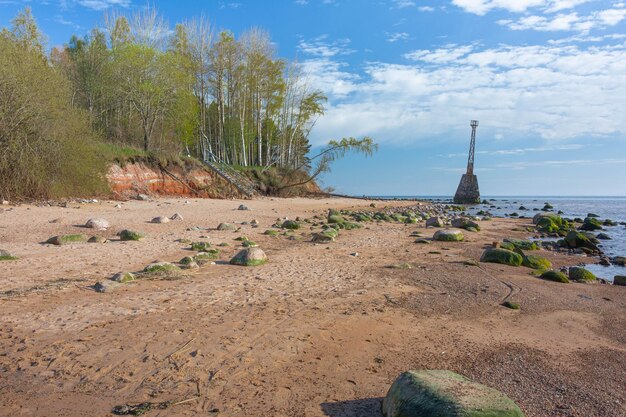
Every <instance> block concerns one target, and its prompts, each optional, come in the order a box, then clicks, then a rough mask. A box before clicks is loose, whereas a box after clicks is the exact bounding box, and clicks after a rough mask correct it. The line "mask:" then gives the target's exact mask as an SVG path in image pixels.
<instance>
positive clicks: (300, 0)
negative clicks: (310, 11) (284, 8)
mask: <svg viewBox="0 0 626 417" xmlns="http://www.w3.org/2000/svg"><path fill="white" fill-rule="evenodd" d="M294 3H295V4H299V5H300V6H306V5H307V4H309V0H296V1H294Z"/></svg>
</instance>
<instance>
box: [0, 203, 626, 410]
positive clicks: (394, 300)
mask: <svg viewBox="0 0 626 417" xmlns="http://www.w3.org/2000/svg"><path fill="white" fill-rule="evenodd" d="M242 203H243V204H246V205H248V206H249V207H250V208H251V211H239V210H236V209H237V207H238V206H239V204H242ZM115 204H118V202H114V201H104V202H99V203H96V204H79V203H71V204H70V205H69V207H68V208H61V207H36V206H32V205H21V206H18V207H7V206H2V209H3V211H2V212H0V248H1V249H7V250H9V251H11V252H13V254H15V255H17V256H19V258H20V259H19V260H17V261H10V262H2V263H1V264H0V316H1V317H2V319H1V322H0V415H6V416H22V415H23V416H31V415H32V416H107V415H111V410H112V409H113V407H114V406H116V405H123V404H136V403H142V402H147V401H149V402H154V403H160V402H166V401H169V402H171V403H174V404H175V405H170V406H169V407H168V408H166V409H162V410H161V409H159V410H152V411H149V412H147V413H146V415H148V416H157V415H158V416H195V415H202V416H207V415H208V416H331V417H340V416H341V417H343V416H346V417H347V416H358V417H368V416H380V415H381V414H380V402H381V400H382V397H384V395H385V394H386V392H387V389H388V388H389V386H390V384H391V382H392V381H393V380H394V379H395V377H396V376H397V375H398V374H399V373H400V372H402V371H404V370H408V369H422V368H429V369H450V370H453V371H456V372H460V373H462V374H464V375H466V376H468V377H470V378H472V379H474V380H476V381H479V382H481V383H484V384H487V385H489V386H492V387H494V388H496V389H499V390H501V391H503V392H504V393H506V394H507V395H509V396H510V397H511V398H513V399H514V400H515V401H516V402H517V403H518V404H519V405H520V407H521V408H522V409H523V410H524V412H525V413H526V415H527V416H537V417H539V416H542V417H543V416H586V417H588V416H603V417H604V416H625V415H626V409H625V406H626V390H625V389H624V387H626V355H625V353H626V321H625V320H624V312H625V311H626V288H624V287H617V286H610V285H601V284H595V285H589V284H578V283H572V284H559V283H553V282H546V281H542V280H540V279H538V278H536V277H533V276H531V275H529V272H530V270H529V269H527V268H523V267H520V268H514V267H508V266H503V265H495V264H483V263H481V264H479V266H471V265H465V264H464V263H463V262H464V261H466V260H471V259H473V260H477V259H478V258H479V257H480V254H481V253H482V250H483V247H484V246H485V245H488V244H490V243H491V242H492V241H494V240H499V239H502V238H503V237H519V238H522V237H527V236H528V233H527V232H519V231H512V229H518V230H519V228H520V227H521V226H523V225H525V224H527V223H528V221H527V220H511V219H496V220H493V221H491V222H483V223H482V226H483V230H482V231H481V232H479V233H466V237H467V241H466V242H463V243H457V242H433V243H432V244H430V245H420V244H415V243H413V241H414V240H415V238H412V237H409V234H410V232H412V231H415V230H418V231H421V232H422V233H423V234H424V236H426V237H430V236H432V233H433V232H434V230H433V229H425V228H424V227H423V226H419V225H418V226H416V225H402V224H389V223H383V224H376V223H371V224H368V225H367V226H366V227H365V228H363V229H359V230H353V231H345V232H343V233H342V234H341V236H340V237H339V239H338V240H337V241H336V242H333V243H329V244H313V243H310V242H308V241H307V240H308V239H305V240H302V241H298V240H288V239H286V238H284V237H270V236H265V235H263V234H262V232H264V231H265V230H266V229H267V228H269V227H270V226H271V225H272V224H273V223H274V222H275V221H276V219H277V218H284V217H288V218H291V219H293V218H295V217H297V216H300V217H303V218H305V217H306V218H310V217H312V216H313V215H315V214H324V213H325V211H326V210H327V209H328V208H330V207H334V208H351V207H357V206H368V205H369V204H370V202H369V201H364V200H349V199H319V200H309V199H269V198H267V199H258V200H252V201H238V200H200V199H159V200H156V201H150V202H143V201H130V202H124V203H122V208H115ZM395 204H400V205H401V204H407V203H395ZM378 205H379V206H380V205H381V203H378ZM174 213H180V214H181V215H182V216H183V218H184V220H183V221H172V222H169V223H167V224H152V223H149V221H150V220H151V219H152V218H154V217H156V216H160V215H164V216H171V215H173V214H174ZM92 217H102V218H105V219H107V220H108V221H109V222H110V223H111V228H110V229H109V230H107V231H100V232H94V231H92V230H91V229H85V228H82V227H80V225H83V224H84V223H85V222H86V221H87V220H88V219H89V218H92ZM252 219H256V220H257V221H258V222H259V223H260V227H259V228H252V227H251V226H242V230H241V231H240V232H232V231H231V232H221V231H217V230H215V227H216V226H217V225H218V224H219V223H220V222H233V223H238V222H242V221H251V220H252ZM52 221H54V222H52ZM194 226H198V227H201V228H208V230H188V229H190V228H193V227H194ZM125 228H129V229H134V230H138V231H141V232H144V233H145V234H146V238H145V239H144V240H143V241H141V242H117V241H115V240H114V239H115V235H116V233H117V232H118V231H120V230H122V229H125ZM63 233H86V234H90V235H91V234H97V235H100V236H106V237H109V238H111V239H113V240H112V241H110V242H108V243H105V244H75V245H70V246H62V247H55V246H51V245H42V244H40V242H43V241H45V240H46V239H48V238H49V237H51V236H53V235H56V234H63ZM299 233H301V234H303V235H305V236H306V237H307V238H308V237H309V236H310V231H308V230H306V229H305V230H301V231H300V232H299ZM241 235H246V236H248V237H249V238H250V239H252V240H254V241H255V242H257V243H258V244H259V246H260V247H261V248H262V249H263V250H264V251H265V252H266V254H267V255H268V257H269V258H270V262H269V263H268V264H266V265H263V266H259V267H253V268H246V267H238V266H231V265H228V264H227V263H226V262H223V261H227V260H228V259H230V256H232V255H233V254H235V253H236V252H237V251H238V250H239V249H240V246H238V242H236V241H234V238H235V237H237V236H241ZM202 236H206V237H207V238H201V237H202ZM177 239H191V240H208V241H210V242H212V243H215V244H217V243H220V242H227V243H229V245H230V246H228V247H226V248H222V249H223V251H222V255H221V257H220V261H219V262H217V264H216V265H205V266H203V267H202V268H200V269H199V270H193V271H192V272H189V273H188V274H187V276H185V277H184V278H182V279H178V280H140V281H136V282H133V283H130V284H126V285H124V286H122V287H120V288H118V289H116V290H115V291H113V292H111V293H104V294H102V293H97V292H95V291H93V289H91V287H90V286H91V285H93V284H94V283H95V282H96V281H98V280H103V279H106V278H108V277H109V276H111V275H112V274H114V273H116V272H118V271H124V270H129V271H137V270H141V269H142V268H143V267H144V266H145V265H147V264H148V263H151V262H153V261H177V260H179V259H180V258H182V257H183V256H185V255H189V254H190V253H191V252H190V251H189V250H187V248H188V245H185V244H182V243H180V242H177V241H176V240H177ZM433 252H438V253H433ZM354 253H358V256H354V255H353V254H354ZM542 255H544V256H546V257H547V258H549V259H550V260H551V261H552V262H553V263H554V265H556V266H562V265H574V264H577V263H579V262H581V261H582V260H583V259H582V258H578V257H576V256H569V255H565V254H558V253H553V252H548V251H542ZM399 263H409V264H410V265H411V266H412V267H411V268H410V269H393V268H389V266H390V265H394V264H399ZM507 297H509V298H510V299H511V300H513V301H515V302H518V303H519V304H520V305H521V310H519V311H514V310H510V309H507V308H504V307H502V306H500V303H501V302H502V301H503V300H504V299H506V298H507ZM181 401H182V403H180V404H176V403H178V402H181Z"/></svg>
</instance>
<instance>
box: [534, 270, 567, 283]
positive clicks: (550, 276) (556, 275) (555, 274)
mask: <svg viewBox="0 0 626 417" xmlns="http://www.w3.org/2000/svg"><path fill="white" fill-rule="evenodd" d="M540 278H541V279H545V280H548V281H554V282H562V283H565V284H566V283H568V282H569V279H568V278H567V275H565V274H564V273H563V272H561V271H546V272H544V273H543V274H541V277H540Z"/></svg>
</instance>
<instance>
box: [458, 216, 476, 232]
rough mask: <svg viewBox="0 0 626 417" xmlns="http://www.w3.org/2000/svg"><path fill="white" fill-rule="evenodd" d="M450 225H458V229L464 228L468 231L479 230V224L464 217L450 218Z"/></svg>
mask: <svg viewBox="0 0 626 417" xmlns="http://www.w3.org/2000/svg"><path fill="white" fill-rule="evenodd" d="M451 224H452V226H453V227H458V228H459V229H465V230H468V231H476V232H479V231H480V225H479V224H478V223H476V222H474V221H472V220H470V219H466V218H464V217H460V218H458V219H452V223H451ZM469 229H473V230H469Z"/></svg>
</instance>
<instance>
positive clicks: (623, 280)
mask: <svg viewBox="0 0 626 417" xmlns="http://www.w3.org/2000/svg"><path fill="white" fill-rule="evenodd" d="M613 285H621V286H623V287H626V275H615V276H614V277H613Z"/></svg>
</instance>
